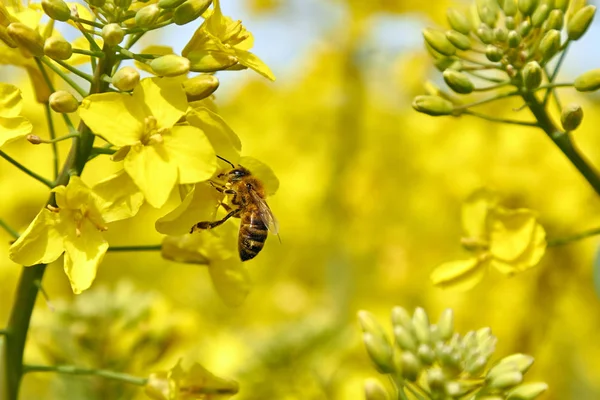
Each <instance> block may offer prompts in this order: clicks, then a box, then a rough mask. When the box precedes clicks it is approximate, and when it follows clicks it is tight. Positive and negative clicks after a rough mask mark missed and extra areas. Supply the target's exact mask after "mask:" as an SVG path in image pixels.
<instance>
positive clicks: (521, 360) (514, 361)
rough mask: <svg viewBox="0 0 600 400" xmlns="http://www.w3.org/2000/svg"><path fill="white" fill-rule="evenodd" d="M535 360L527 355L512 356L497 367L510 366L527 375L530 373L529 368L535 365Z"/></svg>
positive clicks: (517, 354) (500, 362) (505, 358)
mask: <svg viewBox="0 0 600 400" xmlns="http://www.w3.org/2000/svg"><path fill="white" fill-rule="evenodd" d="M533 362H534V358H533V357H531V356H529V355H527V354H521V353H516V354H511V355H510V356H506V357H504V358H503V359H501V360H500V361H498V364H496V367H498V366H502V365H510V366H512V367H513V368H515V369H516V370H517V371H519V372H521V373H523V374H524V373H525V372H527V371H529V368H531V366H532V365H533Z"/></svg>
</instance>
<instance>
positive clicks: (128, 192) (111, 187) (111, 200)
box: [93, 170, 144, 222]
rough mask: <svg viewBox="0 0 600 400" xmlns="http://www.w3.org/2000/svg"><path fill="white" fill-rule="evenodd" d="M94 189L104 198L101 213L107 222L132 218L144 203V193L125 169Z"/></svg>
mask: <svg viewBox="0 0 600 400" xmlns="http://www.w3.org/2000/svg"><path fill="white" fill-rule="evenodd" d="M93 189H94V192H95V193H96V194H97V195H98V197H100V199H101V200H102V203H101V206H100V207H101V213H102V216H103V217H104V220H105V221H106V222H113V221H119V220H122V219H127V218H131V217H133V216H135V215H136V214H137V212H138V211H139V210H140V207H142V204H144V194H143V193H142V192H140V190H139V189H138V187H137V186H136V185H135V183H133V180H132V179H131V177H130V176H129V175H127V174H126V173H125V170H121V171H119V172H117V173H116V174H115V175H112V176H110V177H108V178H107V179H105V180H103V181H101V182H99V183H98V184H96V185H95V186H94V188H93Z"/></svg>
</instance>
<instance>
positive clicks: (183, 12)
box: [173, 0, 212, 25]
mask: <svg viewBox="0 0 600 400" xmlns="http://www.w3.org/2000/svg"><path fill="white" fill-rule="evenodd" d="M211 3H212V0H187V1H186V2H185V3H183V4H181V5H180V6H179V7H177V8H176V9H175V11H173V22H175V23H176V24H177V25H185V24H187V23H188V22H192V21H193V20H195V19H197V18H198V17H200V16H201V15H202V13H204V11H206V10H207V9H208V7H209V6H210V5H211Z"/></svg>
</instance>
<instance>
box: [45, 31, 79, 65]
mask: <svg viewBox="0 0 600 400" xmlns="http://www.w3.org/2000/svg"><path fill="white" fill-rule="evenodd" d="M44 54H46V55H47V56H48V57H50V58H52V59H53V60H68V59H69V58H71V56H72V55H73V47H72V46H71V43H69V42H67V41H66V40H65V39H63V38H60V37H54V36H51V37H49V38H48V39H46V41H45V42H44Z"/></svg>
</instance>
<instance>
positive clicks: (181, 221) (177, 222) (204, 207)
mask: <svg viewBox="0 0 600 400" xmlns="http://www.w3.org/2000/svg"><path fill="white" fill-rule="evenodd" d="M222 198H223V195H222V194H221V193H219V192H218V191H217V190H216V189H215V188H214V187H212V186H211V185H209V184H208V183H198V184H196V185H195V186H194V188H193V189H192V190H191V191H190V192H189V193H188V194H187V196H186V197H185V198H184V199H183V201H182V202H181V204H180V205H179V206H178V207H177V208H175V209H174V210H173V211H171V212H170V213H169V214H167V215H165V216H164V217H162V218H160V219H159V220H158V221H156V230H157V231H158V232H160V233H164V234H166V235H182V234H184V233H189V232H190V229H191V228H192V226H193V225H194V224H196V223H197V222H200V221H212V220H214V219H215V214H216V210H217V208H216V207H217V206H218V204H219V202H220V200H221V199H222Z"/></svg>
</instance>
